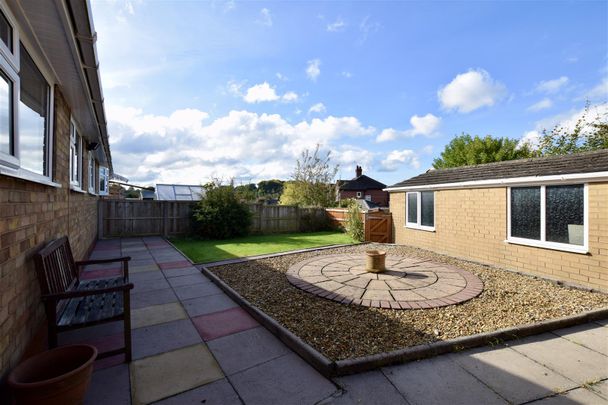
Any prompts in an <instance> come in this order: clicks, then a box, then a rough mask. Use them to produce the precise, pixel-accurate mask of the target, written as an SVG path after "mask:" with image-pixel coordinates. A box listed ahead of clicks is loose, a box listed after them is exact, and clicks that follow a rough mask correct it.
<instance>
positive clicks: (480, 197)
mask: <svg viewBox="0 0 608 405" xmlns="http://www.w3.org/2000/svg"><path fill="white" fill-rule="evenodd" d="M390 208H391V213H392V215H393V227H394V229H393V235H395V243H398V244H402V245H410V246H416V247H420V248H424V249H429V250H433V251H435V252H438V253H444V254H447V255H451V256H455V257H459V258H464V259H468V260H473V261H477V262H481V263H485V264H491V265H495V266H498V267H502V268H506V269H511V270H518V271H524V272H527V273H534V274H537V275H540V276H544V277H548V278H552V279H557V280H563V281H568V282H571V283H576V284H579V285H584V286H587V287H593V288H598V289H602V290H605V291H608V183H591V184H589V253H588V254H586V255H584V254H578V253H569V252H562V251H558V250H550V249H542V248H537V247H530V246H521V245H515V244H510V243H506V242H505V240H506V239H507V189H506V188H504V187H502V188H479V189H464V190H439V191H435V232H427V231H422V230H417V229H409V228H405V193H391V199H390Z"/></svg>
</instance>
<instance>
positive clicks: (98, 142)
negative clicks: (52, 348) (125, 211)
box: [0, 0, 112, 378]
mask: <svg viewBox="0 0 608 405" xmlns="http://www.w3.org/2000/svg"><path fill="white" fill-rule="evenodd" d="M95 38H96V36H95V31H94V27H93V23H92V20H91V10H90V5H89V3H88V1H79V0H65V1H64V0H57V1H39V0H21V1H17V0H0V98H1V101H0V378H3V377H5V376H6V373H7V372H8V371H9V370H10V369H11V368H13V367H14V366H15V365H16V364H17V362H18V361H19V360H20V358H21V357H22V356H23V354H24V351H25V349H26V347H27V346H28V344H29V342H30V341H31V340H32V337H33V335H34V334H35V333H36V332H37V331H38V330H40V329H41V327H42V325H43V322H44V320H45V316H44V310H43V307H42V305H41V302H40V292H39V287H38V282H37V279H36V273H35V269H34V265H33V260H32V254H33V253H34V252H35V251H36V250H38V249H39V248H40V247H41V246H43V245H44V244H45V243H46V242H48V241H50V240H51V239H53V238H56V237H59V236H61V235H67V236H69V238H70V242H71V244H72V249H73V251H74V256H75V258H76V260H79V259H82V258H84V257H85V256H86V255H87V252H88V251H89V249H90V248H91V247H92V245H93V243H94V242H95V240H96V235H97V200H98V199H99V198H100V197H99V196H100V195H104V194H106V193H107V189H108V183H107V181H108V177H109V175H110V172H111V171H112V161H111V157H110V149H109V146H108V135H107V132H106V118H105V113H104V107H103V95H102V90H101V84H100V77H99V71H98V68H97V66H98V62H97V51H96V48H95Z"/></svg>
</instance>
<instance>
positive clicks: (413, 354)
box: [169, 242, 608, 377]
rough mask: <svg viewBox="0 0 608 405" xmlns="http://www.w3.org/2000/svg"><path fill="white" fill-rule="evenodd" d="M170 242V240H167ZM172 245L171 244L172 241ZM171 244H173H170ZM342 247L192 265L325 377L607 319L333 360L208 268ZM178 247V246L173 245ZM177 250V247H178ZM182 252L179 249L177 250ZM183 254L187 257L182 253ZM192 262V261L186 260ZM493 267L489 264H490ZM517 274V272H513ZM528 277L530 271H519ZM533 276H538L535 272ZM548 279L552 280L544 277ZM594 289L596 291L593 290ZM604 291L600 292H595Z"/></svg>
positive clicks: (603, 313) (594, 313)
mask: <svg viewBox="0 0 608 405" xmlns="http://www.w3.org/2000/svg"><path fill="white" fill-rule="evenodd" d="M169 243H170V242H169ZM171 245H172V244H171ZM355 245H356V244H355ZM172 246H173V245H172ZM343 246H354V245H333V246H323V247H319V248H310V249H300V250H297V251H290V252H281V253H274V254H267V255H259V256H249V257H243V258H238V259H229V260H223V261H218V262H212V263H205V264H195V263H193V264H194V265H195V266H197V268H199V269H200V270H201V272H202V273H203V274H204V275H205V276H207V277H208V278H209V279H210V280H211V281H212V282H213V283H215V284H216V285H217V286H218V287H220V288H221V289H222V290H223V291H224V292H225V293H226V295H228V296H229V297H230V298H231V299H233V300H234V301H235V302H237V303H238V304H239V305H240V306H241V307H243V309H245V310H246V311H247V312H248V313H249V314H250V315H251V316H252V317H253V318H254V319H255V320H256V321H258V322H259V323H260V324H262V325H263V326H264V327H265V328H266V329H268V331H270V332H271V333H272V334H274V335H275V336H276V337H277V338H278V339H279V340H281V341H282V342H283V343H285V344H286V345H287V346H288V347H289V348H290V349H291V350H293V351H294V352H296V353H297V354H298V355H300V357H302V358H303V359H304V360H306V361H307V362H308V363H309V364H310V365H312V366H313V367H314V368H315V369H316V370H317V371H319V372H320V373H321V374H323V375H324V376H326V377H338V376H343V375H349V374H355V373H361V372H364V371H370V370H374V369H377V368H379V367H385V366H390V365H395V364H401V363H405V362H408V361H413V360H421V359H424V358H428V357H433V356H438V355H441V354H445V353H451V352H458V351H462V350H465V349H471V348H474V347H479V346H485V345H488V344H490V345H493V344H499V343H501V342H503V341H508V340H515V339H520V338H524V337H527V336H532V335H538V334H541V333H545V332H550V331H553V330H557V329H561V328H566V327H570V326H575V325H580V324H584V323H588V322H592V321H596V320H601V319H608V308H601V309H596V310H591V311H585V312H583V313H580V314H576V315H571V316H565V317H561V318H556V319H548V320H545V321H540V322H538V323H533V324H526V325H518V326H514V327H510V328H503V329H499V330H496V331H492V332H484V333H478V334H475V335H470V336H463V337H459V338H455V339H448V340H444V341H439V342H433V343H428V344H422V345H417V346H412V347H407V348H404V349H399V350H394V351H391V352H385V353H378V354H373V355H369V356H363V357H356V358H351V359H345V360H337V361H333V360H330V359H328V358H327V357H325V356H324V355H323V354H322V353H320V352H319V351H317V350H316V349H314V348H313V347H312V346H310V345H309V344H308V343H306V342H305V341H304V340H302V339H301V338H300V337H298V336H297V335H295V334H294V333H293V332H291V331H290V330H289V329H287V328H285V327H284V326H283V325H281V324H280V323H279V322H277V321H276V320H275V319H274V318H272V317H270V316H269V315H267V314H266V313H265V312H263V311H262V310H260V309H259V308H257V307H256V306H255V305H253V304H251V303H250V302H249V301H248V300H246V299H245V298H244V297H242V296H241V295H240V294H239V293H238V292H237V291H236V290H234V289H233V288H232V287H230V286H229V285H228V284H227V283H225V282H224V281H223V280H222V279H220V278H219V277H218V276H216V275H215V274H214V273H212V272H211V270H209V268H210V267H218V266H223V265H228V264H235V263H244V262H248V261H252V260H258V259H264V258H269V257H275V256H284V255H287V254H295V253H304V252H314V251H320V250H327V249H332V248H336V247H343ZM176 249H177V248H176ZM177 250H178V251H179V249H177ZM180 253H181V251H180ZM182 255H183V253H182ZM184 257H186V256H185V255H184ZM188 260H189V261H190V262H191V263H192V261H191V260H190V259H188ZM489 267H492V266H489ZM515 273H519V272H515ZM519 274H521V275H525V276H528V277H529V276H530V275H529V274H522V273H519ZM533 277H538V278H541V279H544V278H543V277H539V276H536V275H534V276H533ZM547 281H554V280H551V279H547ZM564 288H574V289H581V290H587V291H589V289H585V288H580V287H578V286H575V285H574V286H572V285H570V286H565V287H564ZM596 291H597V290H596ZM597 292H599V293H602V294H605V293H604V292H603V291H597Z"/></svg>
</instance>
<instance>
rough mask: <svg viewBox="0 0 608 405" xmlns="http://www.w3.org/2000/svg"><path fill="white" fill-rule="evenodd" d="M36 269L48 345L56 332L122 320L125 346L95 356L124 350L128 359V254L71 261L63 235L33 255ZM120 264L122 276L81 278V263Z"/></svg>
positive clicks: (129, 347)
mask: <svg viewBox="0 0 608 405" xmlns="http://www.w3.org/2000/svg"><path fill="white" fill-rule="evenodd" d="M34 260H35V263H36V272H37V273H38V281H39V282H40V289H41V293H42V301H43V302H44V306H45V310H46V316H47V320H48V341H49V348H53V347H56V346H57V334H58V333H59V332H63V331H66V330H72V329H79V328H83V327H87V326H93V325H97V324H101V323H106V322H113V321H117V320H123V321H124V340H125V346H124V347H122V348H120V349H116V350H111V351H107V352H103V353H99V356H98V357H99V358H103V357H108V356H114V355H116V354H120V353H124V354H125V358H126V361H127V362H130V361H131V309H130V293H131V289H132V288H133V284H132V283H129V260H131V258H130V257H119V258H116V259H101V260H87V261H80V262H75V261H74V257H73V256H72V250H71V248H70V244H69V242H68V238H67V237H65V236H64V237H61V238H59V239H56V240H54V241H52V242H50V243H48V244H47V245H46V246H45V247H43V248H42V249H41V250H40V251H39V252H38V253H37V254H36V255H35V257H34ZM115 262H121V263H122V276H121V277H113V278H105V279H98V280H81V279H80V273H81V269H82V267H83V266H85V265H92V264H107V263H115Z"/></svg>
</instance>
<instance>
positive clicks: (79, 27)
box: [65, 0, 114, 174]
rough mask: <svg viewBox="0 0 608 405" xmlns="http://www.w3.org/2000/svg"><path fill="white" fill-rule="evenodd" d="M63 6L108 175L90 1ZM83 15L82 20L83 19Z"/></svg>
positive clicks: (76, 0)
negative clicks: (70, 28)
mask: <svg viewBox="0 0 608 405" xmlns="http://www.w3.org/2000/svg"><path fill="white" fill-rule="evenodd" d="M65 6H66V9H67V11H68V16H69V18H70V22H71V25H72V28H73V33H72V34H73V37H74V41H75V42H76V44H77V46H78V51H79V52H78V54H79V57H80V67H81V69H82V71H83V73H84V77H85V79H86V85H87V87H88V89H89V94H90V96H91V103H92V109H93V113H94V115H95V120H96V122H97V128H98V130H99V134H100V140H101V146H102V148H103V151H104V154H105V156H106V159H107V164H108V168H109V169H110V174H113V173H114V168H113V166H112V155H111V154H110V144H109V138H108V128H107V121H106V115H105V108H104V98H103V89H102V87H101V75H100V72H99V60H98V57H97V47H96V45H95V42H96V41H97V33H96V32H95V28H94V25H93V18H92V15H93V14H92V11H91V4H90V1H89V0H86V1H82V0H65ZM78 17H80V18H78ZM84 18H86V20H84V21H83V19H84Z"/></svg>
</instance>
